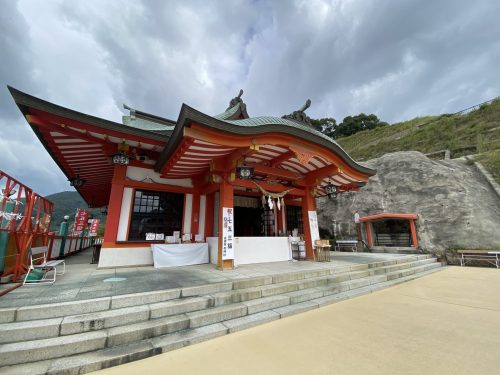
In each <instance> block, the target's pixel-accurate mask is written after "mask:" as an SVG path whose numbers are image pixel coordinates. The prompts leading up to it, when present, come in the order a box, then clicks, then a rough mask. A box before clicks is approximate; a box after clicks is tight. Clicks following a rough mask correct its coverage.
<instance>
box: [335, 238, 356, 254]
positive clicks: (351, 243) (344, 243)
mask: <svg viewBox="0 0 500 375" xmlns="http://www.w3.org/2000/svg"><path fill="white" fill-rule="evenodd" d="M357 244H358V240H337V241H335V245H334V250H335V251H341V249H348V250H351V251H352V252H356V251H357V247H356V246H357Z"/></svg>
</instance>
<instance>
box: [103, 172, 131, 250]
mask: <svg viewBox="0 0 500 375" xmlns="http://www.w3.org/2000/svg"><path fill="white" fill-rule="evenodd" d="M126 173H127V167H126V166H121V165H115V170H114V174H113V181H112V184H111V194H110V196H109V203H108V216H107V218H106V229H105V231H104V241H103V244H102V247H103V248H105V247H113V246H114V245H115V242H116V237H117V235H118V224H119V223H120V211H121V209H122V199H123V189H124V185H123V184H124V181H125V175H126Z"/></svg>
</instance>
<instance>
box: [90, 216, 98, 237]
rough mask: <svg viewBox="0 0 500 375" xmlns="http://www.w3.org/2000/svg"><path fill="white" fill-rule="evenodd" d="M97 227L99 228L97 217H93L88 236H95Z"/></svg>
mask: <svg viewBox="0 0 500 375" xmlns="http://www.w3.org/2000/svg"><path fill="white" fill-rule="evenodd" d="M97 229H99V219H94V220H92V224H90V229H89V237H95V236H97Z"/></svg>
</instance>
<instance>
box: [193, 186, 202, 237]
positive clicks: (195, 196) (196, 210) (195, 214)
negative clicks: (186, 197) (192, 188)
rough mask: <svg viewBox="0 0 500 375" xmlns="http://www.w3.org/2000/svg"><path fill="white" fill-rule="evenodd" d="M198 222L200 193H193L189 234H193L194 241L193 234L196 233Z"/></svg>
mask: <svg viewBox="0 0 500 375" xmlns="http://www.w3.org/2000/svg"><path fill="white" fill-rule="evenodd" d="M199 224H200V194H199V193H194V194H193V206H192V210H191V234H192V236H193V238H192V240H193V241H194V236H195V235H196V234H198V226H199Z"/></svg>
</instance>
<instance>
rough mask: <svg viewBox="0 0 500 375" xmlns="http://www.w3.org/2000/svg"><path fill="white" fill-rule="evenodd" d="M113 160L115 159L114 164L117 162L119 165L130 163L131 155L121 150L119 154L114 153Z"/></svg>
mask: <svg viewBox="0 0 500 375" xmlns="http://www.w3.org/2000/svg"><path fill="white" fill-rule="evenodd" d="M111 160H112V161H113V164H117V165H129V163H130V157H129V156H128V155H127V154H126V153H124V152H123V151H120V152H118V153H117V154H114V155H113V156H112V157H111Z"/></svg>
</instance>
